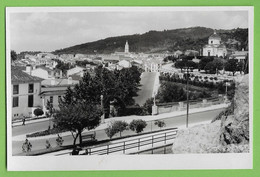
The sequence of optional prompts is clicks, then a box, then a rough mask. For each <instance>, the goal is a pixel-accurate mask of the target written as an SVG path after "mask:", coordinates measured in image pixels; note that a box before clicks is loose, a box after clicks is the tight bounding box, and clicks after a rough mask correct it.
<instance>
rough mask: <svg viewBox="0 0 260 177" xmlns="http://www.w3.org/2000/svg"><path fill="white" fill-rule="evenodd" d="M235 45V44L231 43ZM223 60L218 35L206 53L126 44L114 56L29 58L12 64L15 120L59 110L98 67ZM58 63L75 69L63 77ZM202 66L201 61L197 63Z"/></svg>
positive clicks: (150, 68) (153, 67)
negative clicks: (134, 49) (137, 49)
mask: <svg viewBox="0 0 260 177" xmlns="http://www.w3.org/2000/svg"><path fill="white" fill-rule="evenodd" d="M232 42H234V41H231V43H232ZM201 53H202V54H203V56H219V57H220V56H222V57H225V56H227V54H228V50H227V48H226V46H225V45H224V44H223V43H222V42H221V38H220V36H219V35H218V34H216V32H214V34H212V35H211V36H210V37H209V40H208V44H206V45H205V46H204V47H203V52H201V51H195V50H186V51H185V52H182V51H180V50H177V51H175V52H174V53H170V52H165V53H152V54H145V53H138V54H137V53H131V52H130V51H129V44H128V42H127V41H126V44H125V51H124V52H115V53H112V54H109V55H108V54H94V55H88V54H62V55H54V54H52V53H38V54H36V55H29V54H27V55H25V56H24V58H23V59H21V60H17V61H15V62H13V63H12V68H11V69H12V71H11V76H12V77H11V83H12V85H11V86H12V117H13V119H17V118H21V117H23V116H25V117H32V116H34V115H33V112H34V109H36V108H41V109H42V110H43V112H44V113H46V112H47V111H48V110H47V102H49V103H50V104H51V105H52V106H53V108H54V109H58V103H59V99H60V98H61V97H62V96H63V95H64V94H65V92H66V89H67V87H68V86H70V87H74V85H75V84H77V83H79V80H80V79H81V78H82V77H83V75H84V73H86V72H89V73H90V74H94V72H93V71H94V69H95V67H97V66H98V65H103V67H106V68H107V69H109V70H115V69H117V70H121V69H123V68H130V67H132V66H137V67H139V68H142V69H143V70H144V71H146V72H160V71H162V63H163V59H164V58H165V57H167V56H175V57H179V56H180V55H192V56H197V55H200V54H201ZM247 55H248V52H247V51H234V52H233V53H232V54H231V55H230V57H231V58H235V59H238V60H244V59H245V58H246V56H247ZM57 60H60V61H62V62H64V63H70V65H71V66H74V67H73V68H71V69H69V70H67V71H66V73H63V72H62V70H60V69H57V68H56V66H57V64H58V63H57ZM195 60H196V58H195ZM76 61H88V62H89V63H91V64H86V66H84V67H83V66H77V65H76ZM197 62H199V61H197Z"/></svg>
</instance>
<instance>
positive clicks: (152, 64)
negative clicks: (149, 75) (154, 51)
mask: <svg viewBox="0 0 260 177" xmlns="http://www.w3.org/2000/svg"><path fill="white" fill-rule="evenodd" d="M161 68H162V60H160V59H158V58H149V59H147V60H146V61H145V62H144V70H145V72H159V71H160V69H161Z"/></svg>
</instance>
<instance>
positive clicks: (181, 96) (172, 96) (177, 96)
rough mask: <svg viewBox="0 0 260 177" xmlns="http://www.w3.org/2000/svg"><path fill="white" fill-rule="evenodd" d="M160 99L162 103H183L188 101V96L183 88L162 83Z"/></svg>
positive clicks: (169, 83)
mask: <svg viewBox="0 0 260 177" xmlns="http://www.w3.org/2000/svg"><path fill="white" fill-rule="evenodd" d="M158 99H159V102H161V103H165V102H166V103H169V102H176V101H182V100H185V99H186V94H185V91H184V90H183V88H182V87H181V86H178V85H177V84H174V83H171V82H162V84H161V87H160V90H159V93H158Z"/></svg>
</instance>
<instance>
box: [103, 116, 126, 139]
mask: <svg viewBox="0 0 260 177" xmlns="http://www.w3.org/2000/svg"><path fill="white" fill-rule="evenodd" d="M127 127H128V123H126V122H125V121H121V120H118V121H115V122H112V123H111V124H110V125H109V126H108V127H107V128H106V129H105V133H106V134H107V136H108V137H109V138H110V139H111V138H112V137H113V136H114V135H115V134H117V133H118V132H119V133H120V137H121V133H122V132H123V131H124V130H127Z"/></svg>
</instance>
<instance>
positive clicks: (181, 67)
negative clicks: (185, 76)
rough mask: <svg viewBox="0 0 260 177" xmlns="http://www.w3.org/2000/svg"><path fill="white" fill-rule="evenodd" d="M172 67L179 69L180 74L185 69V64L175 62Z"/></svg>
mask: <svg viewBox="0 0 260 177" xmlns="http://www.w3.org/2000/svg"><path fill="white" fill-rule="evenodd" d="M174 66H175V67H176V68H180V69H181V72H182V69H183V68H184V67H185V62H184V61H177V62H176V63H175V65H174Z"/></svg>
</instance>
